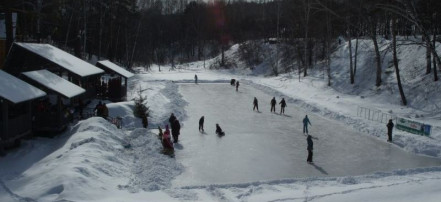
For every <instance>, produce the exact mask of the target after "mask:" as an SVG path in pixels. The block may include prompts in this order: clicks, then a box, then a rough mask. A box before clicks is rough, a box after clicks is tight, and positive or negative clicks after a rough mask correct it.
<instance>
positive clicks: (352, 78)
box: [348, 33, 354, 84]
mask: <svg viewBox="0 0 441 202" xmlns="http://www.w3.org/2000/svg"><path fill="white" fill-rule="evenodd" d="M348 37H349V40H348V46H349V76H350V80H351V84H354V69H353V67H352V38H351V33H349V35H348Z"/></svg>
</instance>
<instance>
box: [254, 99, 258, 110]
mask: <svg viewBox="0 0 441 202" xmlns="http://www.w3.org/2000/svg"><path fill="white" fill-rule="evenodd" d="M253 105H254V106H253V111H254V110H255V109H257V111H259V103H258V101H257V98H256V97H254V101H253Z"/></svg>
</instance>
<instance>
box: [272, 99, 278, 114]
mask: <svg viewBox="0 0 441 202" xmlns="http://www.w3.org/2000/svg"><path fill="white" fill-rule="evenodd" d="M276 103H277V102H276V98H275V97H273V99H271V112H274V113H275V112H276Z"/></svg>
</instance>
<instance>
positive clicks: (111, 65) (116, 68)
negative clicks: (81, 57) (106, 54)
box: [97, 60, 134, 78]
mask: <svg viewBox="0 0 441 202" xmlns="http://www.w3.org/2000/svg"><path fill="white" fill-rule="evenodd" d="M97 63H99V64H101V65H103V66H105V67H107V68H109V69H111V70H112V71H114V72H116V73H117V74H120V75H121V76H123V77H125V78H131V77H133V76H134V74H133V73H131V72H129V71H127V70H125V69H124V68H122V67H120V66H118V65H116V64H115V63H113V62H110V61H108V60H102V61H98V62H97Z"/></svg>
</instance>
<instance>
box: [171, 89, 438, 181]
mask: <svg viewBox="0 0 441 202" xmlns="http://www.w3.org/2000/svg"><path fill="white" fill-rule="evenodd" d="M179 91H180V93H181V94H182V95H183V98H184V99H185V100H186V101H187V102H188V106H187V107H186V111H187V115H188V119H186V120H184V121H181V123H182V124H183V127H182V129H181V136H180V142H179V144H178V145H175V146H176V149H177V152H176V159H177V161H178V162H180V163H182V164H183V165H184V166H185V167H186V170H185V171H184V173H183V174H182V175H180V176H178V177H177V178H176V179H175V180H174V182H173V183H174V185H175V186H191V185H203V184H224V183H243V182H252V181H261V180H276V179H284V178H295V177H311V176H347V175H361V174H368V173H373V172H376V171H391V170H395V169H406V168H415V167H429V166H439V165H441V161H440V160H439V159H436V158H430V157H425V156H419V155H415V154H412V153H408V152H406V151H403V150H401V149H400V148H399V147H397V146H395V145H394V144H390V143H387V142H383V141H380V140H379V139H376V138H373V137H371V136H368V135H363V134H361V133H359V132H356V131H354V130H352V129H351V128H350V127H348V126H346V125H343V124H342V123H340V122H337V121H335V120H330V119H326V118H323V117H319V116H316V115H314V114H308V117H309V119H310V121H311V123H312V126H309V132H310V133H309V134H311V135H313V136H315V137H317V138H319V140H314V162H315V164H314V165H310V164H307V163H306V156H307V151H306V136H305V135H304V134H303V131H302V129H303V128H302V119H303V118H304V116H305V111H304V110H302V109H300V108H297V107H296V106H294V104H290V103H289V102H288V103H287V108H286V109H285V115H280V114H279V112H280V105H277V106H276V112H277V113H276V114H275V113H270V100H271V98H272V97H273V96H272V95H269V94H266V93H264V92H262V91H260V90H258V89H255V88H253V87H251V86H247V85H241V86H240V87H239V91H238V92H236V91H235V88H234V87H232V86H230V85H229V84H199V85H195V84H180V85H179ZM254 97H257V99H258V100H259V109H260V112H255V111H253V110H252V108H253V105H252V102H253V98H254ZM276 100H277V102H280V100H281V97H276ZM201 116H205V124H204V125H205V133H200V132H198V121H199V118H200V117H201ZM216 123H219V125H220V126H221V127H222V129H223V130H224V131H225V133H226V135H225V136H223V137H218V136H217V135H216V134H215V124H216ZM384 138H385V139H386V135H385V137H384Z"/></svg>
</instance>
